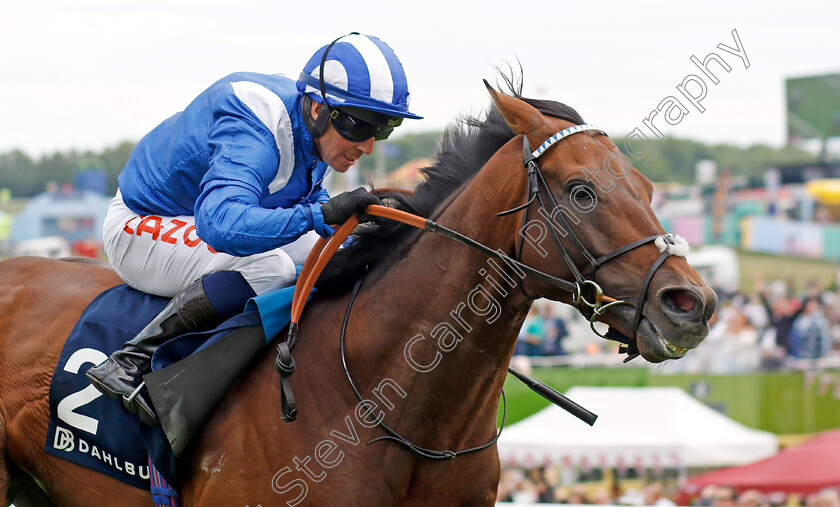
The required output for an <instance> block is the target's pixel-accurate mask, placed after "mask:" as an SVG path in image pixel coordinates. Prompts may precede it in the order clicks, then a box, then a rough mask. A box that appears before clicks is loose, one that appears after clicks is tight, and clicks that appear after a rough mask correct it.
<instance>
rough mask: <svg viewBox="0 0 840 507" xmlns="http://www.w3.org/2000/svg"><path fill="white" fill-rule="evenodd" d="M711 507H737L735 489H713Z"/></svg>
mask: <svg viewBox="0 0 840 507" xmlns="http://www.w3.org/2000/svg"><path fill="white" fill-rule="evenodd" d="M712 505H713V506H714V507H730V506H731V507H734V506H736V505H738V502H737V492H736V491H735V488H733V487H731V486H718V487H717V488H715V496H714V497H713V498H712Z"/></svg>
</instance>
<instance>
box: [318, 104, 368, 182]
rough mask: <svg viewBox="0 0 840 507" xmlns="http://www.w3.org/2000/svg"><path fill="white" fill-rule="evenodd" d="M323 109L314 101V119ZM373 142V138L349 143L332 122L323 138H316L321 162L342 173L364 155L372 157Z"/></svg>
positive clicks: (328, 123)
mask: <svg viewBox="0 0 840 507" xmlns="http://www.w3.org/2000/svg"><path fill="white" fill-rule="evenodd" d="M322 107H324V106H323V105H321V104H319V103H317V102H315V101H314V100H313V101H312V110H311V114H312V118H317V117H318V113H319V112H320V111H321V108H322ZM373 142H374V138H373V137H371V138H369V139H366V140H364V141H348V140H347V139H345V138H343V137H341V135H340V134H339V133H338V132H336V130H335V128H333V126H332V122H327V130H326V131H325V132H324V134H323V135H322V136H321V137H317V138H315V146H317V147H318V153H320V154H321V160H323V161H324V162H326V164H327V165H328V166H330V167H332V168H333V170H335V171H338V172H340V173H343V172H345V171H347V170H348V169H350V166H351V165H353V164H354V163H355V162H356V161H357V160H359V158H361V156H362V155H370V154H371V152H373Z"/></svg>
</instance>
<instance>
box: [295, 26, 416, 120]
mask: <svg viewBox="0 0 840 507" xmlns="http://www.w3.org/2000/svg"><path fill="white" fill-rule="evenodd" d="M327 48H329V52H328V53H327V60H326V62H325V63H324V90H325V92H326V98H327V101H328V102H329V105H330V106H351V107H358V108H361V109H367V110H370V111H376V112H379V113H382V114H385V115H388V116H396V117H399V118H412V119H420V118H422V116H417V115H416V114H413V113H410V112H409V111H408V102H409V93H408V81H407V80H406V77H405V71H403V67H402V63H400V60H399V58H397V55H396V54H395V53H394V50H393V49H391V48H390V47H389V46H388V45H387V44H385V43H384V42H382V41H381V40H379V39H378V38H376V37H373V36H372V35H361V34H357V33H354V34H350V35H346V36H344V37H341V38H339V39H338V40H337V41H336V42H335V43H334V44H333V45H332V47H329V44H328V45H326V46H324V47H322V48H321V49H319V50H318V51H316V52H315V54H314V55H312V58H310V59H309V61H308V62H307V63H306V65H305V66H304V67H303V72H301V74H300V77H299V78H298V81H297V89H298V91H300V92H301V93H305V94H307V95H309V96H310V97H312V99H313V100H315V101H317V102H319V103H321V104H323V103H324V100H323V98H322V97H321V84H320V73H321V60H322V58H323V56H324V51H326V50H327Z"/></svg>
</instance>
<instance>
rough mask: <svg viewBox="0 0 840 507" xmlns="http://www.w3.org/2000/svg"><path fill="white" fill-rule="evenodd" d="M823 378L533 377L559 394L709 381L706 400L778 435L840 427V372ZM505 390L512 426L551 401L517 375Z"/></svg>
mask: <svg viewBox="0 0 840 507" xmlns="http://www.w3.org/2000/svg"><path fill="white" fill-rule="evenodd" d="M822 375H823V376H821V377H817V378H815V379H814V380H813V381H809V380H807V379H806V376H805V375H804V374H803V373H793V372H778V373H776V372H773V373H758V374H749V375H687V374H686V375H665V374H658V373H656V372H652V371H650V370H648V369H647V368H638V367H631V366H627V367H623V368H612V369H610V368H581V369H568V368H538V369H535V370H534V372H533V376H534V377H536V378H538V379H540V380H542V381H543V382H545V383H546V384H548V385H550V386H551V387H553V388H555V389H557V390H558V391H560V392H564V391H566V390H567V389H569V388H570V387H572V386H575V385H580V386H631V387H641V386H676V387H681V388H683V389H684V390H686V391H687V392H691V387H692V385H695V384H696V383H698V382H704V383H705V384H706V386H707V388H708V389H707V390H708V395H707V396H706V397H705V398H704V399H702V400H701V401H703V402H704V403H706V404H708V405H709V406H711V407H713V408H715V409H717V410H719V411H721V412H722V413H724V414H726V415H727V416H729V417H731V418H732V419H734V420H736V421H738V422H740V423H742V424H744V425H746V426H749V427H751V428H756V429H762V430H766V431H771V432H773V433H776V434H795V433H814V432H817V431H823V430H827V429H833V428H840V399H838V396H835V394H834V385H835V384H836V383H838V382H840V372H827V373H823V374H822ZM821 380H825V381H826V382H821ZM505 392H506V393H507V399H508V419H507V424H512V423H514V422H516V421H519V420H521V419H524V418H525V417H528V416H529V415H531V414H533V413H535V412H537V411H539V410H541V409H543V408H545V407H546V406H547V405H548V402H547V401H546V400H544V399H543V398H542V397H541V396H539V395H538V394H536V393H534V392H532V391H531V390H530V389H528V387H526V386H525V385H524V384H522V383H521V382H519V381H518V380H517V379H516V378H514V377H513V376H508V379H507V381H506V382H505ZM500 414H501V407H500ZM569 417H572V416H571V415H570V416H569ZM499 421H501V418H500V419H499Z"/></svg>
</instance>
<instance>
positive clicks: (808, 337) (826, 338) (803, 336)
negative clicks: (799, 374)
mask: <svg viewBox="0 0 840 507" xmlns="http://www.w3.org/2000/svg"><path fill="white" fill-rule="evenodd" d="M803 306H804V311H803V312H802V315H801V316H800V317H799V319H797V320H796V322H794V329H795V331H796V333H795V334H794V336H795V340H794V343H793V344H792V345H793V346H792V349H793V353H794V354H793V355H795V356H796V357H798V358H800V359H819V358H821V357H823V356H825V355H826V354H827V353H828V351H829V350H830V349H831V334H830V331H829V326H828V319H827V318H826V317H825V314H823V311H822V308H821V307H820V302H819V300H817V299H811V300H809V301H808V302H807V303H805V305H803Z"/></svg>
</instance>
